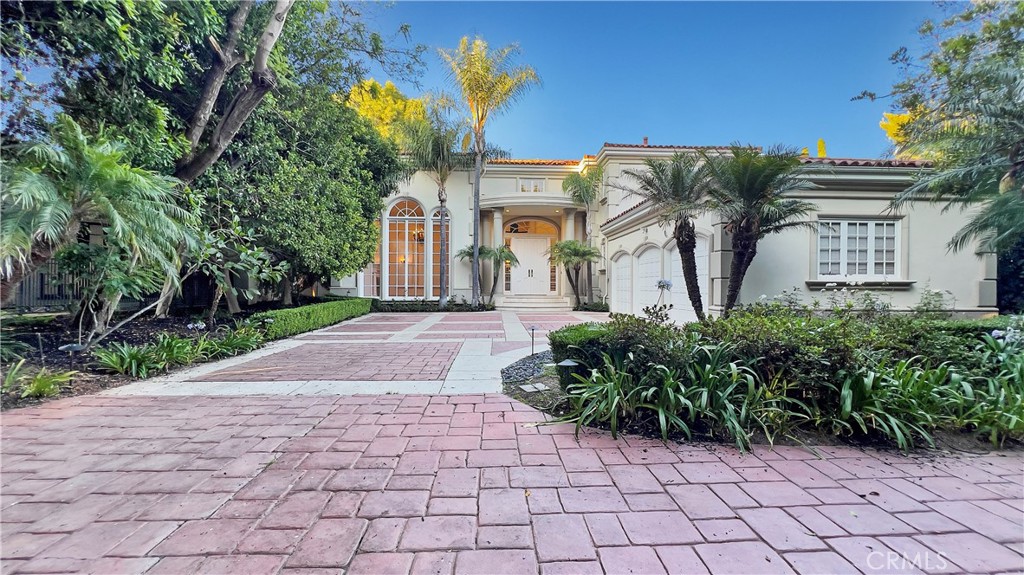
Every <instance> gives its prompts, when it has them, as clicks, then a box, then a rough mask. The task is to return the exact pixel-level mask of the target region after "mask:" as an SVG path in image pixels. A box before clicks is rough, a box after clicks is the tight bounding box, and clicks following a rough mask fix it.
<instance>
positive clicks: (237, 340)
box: [207, 324, 264, 357]
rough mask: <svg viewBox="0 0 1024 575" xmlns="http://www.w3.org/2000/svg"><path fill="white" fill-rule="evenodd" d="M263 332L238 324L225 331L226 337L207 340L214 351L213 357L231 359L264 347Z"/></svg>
mask: <svg viewBox="0 0 1024 575" xmlns="http://www.w3.org/2000/svg"><path fill="white" fill-rule="evenodd" d="M263 337H264V336H263V332H261V331H260V330H258V329H256V328H255V327H253V326H251V325H246V324H238V325H236V326H235V327H234V328H233V329H228V330H226V331H225V333H224V335H223V336H222V337H220V338H219V339H217V338H211V339H209V340H207V342H208V343H207V345H208V346H209V347H210V349H211V350H212V351H213V353H212V355H211V356H212V357H230V356H235V355H238V354H240V353H248V352H250V351H252V350H254V349H256V348H258V347H259V346H261V345H263Z"/></svg>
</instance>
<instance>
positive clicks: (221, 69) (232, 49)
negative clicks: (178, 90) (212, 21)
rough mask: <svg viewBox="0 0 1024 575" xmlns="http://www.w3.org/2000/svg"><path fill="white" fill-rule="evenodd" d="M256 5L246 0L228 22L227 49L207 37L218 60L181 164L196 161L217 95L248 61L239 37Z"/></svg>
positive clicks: (207, 81) (209, 75)
mask: <svg viewBox="0 0 1024 575" xmlns="http://www.w3.org/2000/svg"><path fill="white" fill-rule="evenodd" d="M254 4H255V2H253V0H242V1H241V2H240V3H239V4H238V8H237V9H236V10H235V12H234V13H233V14H232V15H231V19H230V20H229V21H228V33H227V38H226V40H225V42H224V46H223V47H221V46H220V44H218V43H217V41H216V40H215V39H214V38H213V37H212V36H210V37H209V38H207V42H208V43H209V44H210V48H211V49H212V50H213V53H214V59H213V63H212V64H211V65H210V69H209V71H207V73H206V75H205V76H204V82H203V91H202V93H201V94H200V96H199V103H198V104H197V105H196V110H195V113H193V115H192V119H191V120H190V122H189V125H188V129H187V130H186V131H185V137H186V138H187V139H188V142H189V152H188V154H187V155H186V156H185V157H183V158H181V160H180V161H179V164H185V163H187V162H188V161H189V160H191V159H192V157H193V154H194V153H195V151H196V150H197V149H198V148H199V142H200V140H202V137H203V132H204V131H205V130H206V125H207V124H208V123H209V122H210V115H211V114H212V113H213V107H214V105H215V104H216V103H217V96H219V95H220V90H221V88H222V87H223V86H224V81H225V80H227V77H228V76H229V75H230V74H231V72H232V71H233V70H234V69H235V67H236V66H238V65H239V64H241V63H242V62H244V61H245V56H244V55H243V54H239V53H238V51H237V46H238V38H239V36H241V34H242V30H243V29H244V28H245V22H246V20H248V18H249V13H250V12H251V11H252V8H253V5H254Z"/></svg>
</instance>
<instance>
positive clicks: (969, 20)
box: [860, 2, 1024, 251]
mask: <svg viewBox="0 0 1024 575" xmlns="http://www.w3.org/2000/svg"><path fill="white" fill-rule="evenodd" d="M920 33H921V37H922V40H923V42H922V45H923V46H925V48H924V50H923V51H921V52H917V51H914V50H910V49H908V48H905V47H904V48H900V49H899V50H897V51H896V53H894V54H893V56H892V58H891V60H892V61H893V62H894V63H896V64H897V66H899V69H900V73H901V79H900V80H899V81H898V82H897V83H896V84H895V85H894V86H893V88H892V91H891V92H890V93H889V94H887V95H885V96H882V97H887V98H891V99H892V100H893V104H894V107H895V108H896V109H897V110H908V111H910V112H909V113H907V114H903V115H899V118H900V122H899V125H898V126H897V127H896V128H897V129H896V133H895V134H891V135H890V136H891V137H892V139H893V140H894V141H895V142H896V144H897V147H896V153H897V154H898V155H901V156H911V157H919V158H925V159H928V160H931V161H932V162H933V166H932V168H931V169H930V170H928V171H927V172H925V173H923V175H922V177H921V178H920V179H919V180H918V181H917V182H915V183H914V185H912V186H911V187H910V188H909V189H907V190H906V191H905V192H904V193H902V194H900V195H899V196H897V197H896V199H895V201H894V207H896V208H902V207H905V206H906V205H907V204H908V203H909V202H913V201H918V200H930V201H933V202H937V203H942V204H944V209H946V210H949V209H964V210H970V211H971V219H970V221H969V222H968V224H967V225H965V226H964V227H963V228H961V229H960V230H958V231H957V232H956V233H955V234H954V235H953V237H952V239H951V240H950V243H949V247H950V248H951V249H953V250H961V249H964V248H966V247H967V246H968V245H970V244H972V243H974V242H977V243H979V244H980V245H981V247H982V249H985V250H989V251H1001V250H1005V249H1009V248H1010V247H1011V246H1013V245H1015V244H1016V243H1017V242H1018V241H1020V238H1022V237H1024V88H1022V87H1024V71H1022V70H1024V3H1021V2H972V3H970V4H952V5H950V6H949V7H947V17H945V18H943V19H941V20H938V21H933V20H928V21H925V22H924V24H922V26H921V28H920ZM860 97H867V98H871V99H874V98H877V97H879V96H878V95H877V94H875V93H873V92H868V91H865V92H864V93H862V94H861V96H860Z"/></svg>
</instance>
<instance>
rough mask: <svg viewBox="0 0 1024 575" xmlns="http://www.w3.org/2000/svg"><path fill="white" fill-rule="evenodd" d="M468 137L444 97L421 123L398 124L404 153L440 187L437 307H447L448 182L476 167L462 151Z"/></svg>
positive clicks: (431, 102)
mask: <svg viewBox="0 0 1024 575" xmlns="http://www.w3.org/2000/svg"><path fill="white" fill-rule="evenodd" d="M467 133H469V125H468V123H467V122H466V121H465V120H456V119H454V118H453V117H452V108H451V105H450V103H449V101H448V100H447V99H446V98H444V97H443V96H442V97H439V98H433V99H431V100H429V101H428V102H427V106H426V113H425V115H424V117H423V118H421V119H419V120H418V121H417V120H415V119H413V120H410V121H405V122H402V123H400V124H399V130H398V136H399V138H398V139H399V141H400V142H401V143H402V150H403V152H404V153H405V154H406V155H407V158H408V160H409V161H410V163H411V167H412V169H413V170H416V171H422V172H424V173H426V174H427V176H429V177H430V179H431V180H433V181H434V183H435V184H436V185H437V202H438V204H440V206H441V209H440V213H441V221H440V236H441V237H440V240H441V250H440V251H441V253H440V259H441V269H440V273H439V281H440V282H441V291H440V298H439V302H438V307H439V308H440V309H445V307H447V305H448V283H449V282H448V258H449V255H448V247H449V246H448V242H449V240H448V223H447V222H448V190H447V184H448V178H450V177H451V175H452V174H453V173H455V171H457V170H468V169H469V168H471V167H472V166H473V156H472V155H471V154H468V153H466V152H465V151H463V150H462V148H461V142H462V141H463V139H464V138H465V136H466V134H467Z"/></svg>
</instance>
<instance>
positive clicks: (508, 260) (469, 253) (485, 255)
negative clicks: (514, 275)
mask: <svg viewBox="0 0 1024 575" xmlns="http://www.w3.org/2000/svg"><path fill="white" fill-rule="evenodd" d="M479 254H480V259H481V260H483V261H489V262H491V269H492V270H494V277H492V278H491V293H490V297H488V301H487V303H494V294H495V292H496V291H497V289H498V282H499V281H501V272H503V271H504V270H505V264H508V265H510V266H511V267H516V266H518V265H519V258H517V257H516V254H514V253H512V248H510V247H508V246H506V245H500V246H498V247H495V248H492V247H491V246H480V247H479ZM455 257H456V258H458V259H459V260H460V261H465V260H468V259H472V257H473V246H466V247H464V248H462V249H461V250H459V251H457V252H455ZM480 283H481V284H483V281H481V282H480Z"/></svg>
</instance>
